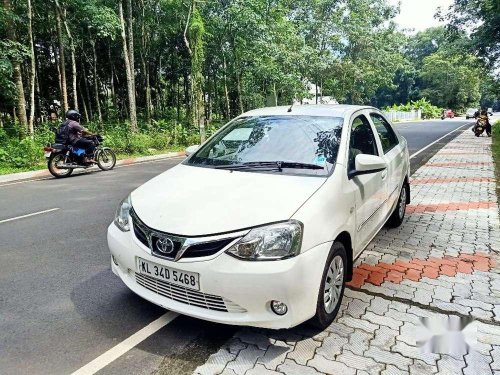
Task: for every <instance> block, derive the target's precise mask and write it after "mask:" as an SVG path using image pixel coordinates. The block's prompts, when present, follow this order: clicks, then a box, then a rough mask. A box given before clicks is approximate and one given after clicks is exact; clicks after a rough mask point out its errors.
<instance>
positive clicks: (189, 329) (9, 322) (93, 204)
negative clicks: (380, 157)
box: [0, 120, 470, 374]
mask: <svg viewBox="0 0 500 375" xmlns="http://www.w3.org/2000/svg"><path fill="white" fill-rule="evenodd" d="M467 123H470V121H467V122H466V121H465V120H464V121H459V120H456V121H451V120H445V121H435V122H419V123H417V122H414V123H406V124H399V125H397V128H398V129H399V130H400V132H401V133H402V134H403V135H404V136H405V137H406V138H407V139H408V143H409V147H410V154H415V153H416V152H418V150H421V149H422V148H424V147H426V146H428V145H429V144H431V143H433V142H435V141H436V140H438V139H440V138H442V137H443V136H445V135H446V134H448V133H450V132H453V131H454V130H460V129H465V128H466V127H464V125H465V124H467ZM458 133H459V132H458V131H455V132H454V133H451V134H449V135H448V136H447V137H445V138H443V139H442V140H441V141H439V142H437V143H435V144H434V145H433V146H431V147H429V148H427V149H426V150H424V151H422V152H420V153H419V154H418V155H417V156H416V157H414V158H412V169H413V170H415V169H416V168H417V167H418V165H419V164H421V163H423V162H425V160H427V159H428V158H429V157H430V156H432V154H433V153H435V152H436V151H437V149H438V148H439V147H441V146H442V144H443V143H446V142H448V141H449V140H450V139H451V138H452V137H454V136H456V135H458ZM180 160H181V159H180V158H177V159H170V160H163V161H159V162H150V163H144V164H138V165H132V166H126V167H121V168H117V169H115V170H113V171H110V172H94V173H87V174H83V175H77V176H74V177H71V178H69V179H65V180H55V179H44V180H39V181H27V182H21V183H15V184H7V185H3V186H0V208H1V210H0V373H1V374H25V373H30V374H68V373H71V372H73V371H75V370H77V369H79V368H81V367H82V366H84V365H85V364H87V363H89V362H90V361H92V360H93V359H95V358H96V357H98V356H100V355H101V354H102V353H104V352H106V351H107V350H108V349H110V348H112V347H114V346H115V345H116V344H118V343H120V342H121V341H123V340H125V339H126V338H128V337H129V336H130V335H132V334H133V333H135V332H137V331H138V330H140V329H141V328H143V327H144V326H146V325H147V324H149V323H150V322H152V321H153V320H155V319H157V318H158V317H159V316H161V315H163V314H164V313H165V310H163V309H161V308H159V307H157V306H155V305H153V304H151V303H149V302H147V301H144V300H142V299H141V298H139V297H137V296H136V295H134V294H133V293H132V292H130V291H129V290H128V289H127V288H126V287H125V286H124V285H123V284H122V283H121V281H120V280H119V279H118V278H117V277H115V276H114V275H113V274H112V272H111V270H110V266H109V262H110V259H109V252H108V249H107V245H106V228H107V226H108V225H109V223H111V221H112V220H113V217H114V211H115V209H116V207H117V205H118V203H119V202H120V200H121V199H122V198H123V197H125V196H126V195H127V194H128V193H129V192H130V191H132V190H133V189H135V188H136V187H137V186H139V185H141V184H142V183H144V182H145V181H147V180H149V179H151V178H152V177H154V176H156V175H158V174H159V173H161V172H163V171H165V170H166V169H168V168H171V167H172V166H174V165H176V164H177V163H178V162H179V161H180ZM50 209H57V210H54V211H50V212H46V213H42V214H39V215H36V216H30V217H25V218H22V219H19V220H13V221H5V220H7V219H11V218H15V217H18V216H21V215H26V214H30V213H35V212H39V211H44V210H50ZM235 329H236V328H234V327H230V326H224V325H218V324H212V323H208V322H203V321H199V320H196V319H192V318H188V317H183V316H180V317H178V318H177V319H175V320H174V321H173V322H172V323H170V324H168V325H167V326H165V327H164V328H162V329H161V330H159V331H158V332H157V333H155V334H153V335H152V336H150V337H149V338H147V339H146V340H145V341H143V342H142V343H141V344H139V345H138V346H137V347H135V348H133V349H132V350H130V351H129V352H127V353H126V354H124V355H123V356H121V357H120V358H119V359H117V360H116V361H114V362H112V363H111V364H110V365H108V366H107V367H105V368H104V369H103V370H102V371H101V372H100V373H103V374H115V373H116V374H118V373H121V374H123V373H134V374H149V373H151V372H153V371H155V370H156V369H158V368H162V369H167V371H165V373H175V374H184V373H186V374H188V373H191V372H192V371H193V370H194V368H195V367H196V366H197V365H198V364H200V363H202V362H204V361H205V359H206V358H207V357H208V355H209V354H211V353H212V352H215V351H216V350H217V349H218V347H219V346H220V345H221V344H222V343H223V342H224V341H226V339H227V338H229V337H230V336H231V335H232V334H233V333H234V331H235Z"/></svg>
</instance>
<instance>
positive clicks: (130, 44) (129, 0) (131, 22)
mask: <svg viewBox="0 0 500 375" xmlns="http://www.w3.org/2000/svg"><path fill="white" fill-rule="evenodd" d="M132 10H133V9H132V0H127V24H128V54H129V64H130V71H131V73H132V75H131V79H132V87H133V88H134V105H135V95H136V91H135V58H134V16H133V12H132Z"/></svg>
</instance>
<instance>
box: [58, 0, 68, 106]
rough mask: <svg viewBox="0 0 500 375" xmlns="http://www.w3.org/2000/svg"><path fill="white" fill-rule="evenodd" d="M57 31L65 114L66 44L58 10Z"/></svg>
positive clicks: (66, 94) (66, 100) (66, 95)
mask: <svg viewBox="0 0 500 375" xmlns="http://www.w3.org/2000/svg"><path fill="white" fill-rule="evenodd" d="M56 30H57V40H58V41H59V64H60V68H59V69H60V72H61V96H62V102H63V109H64V113H66V112H67V111H68V109H69V107H68V93H67V89H66V67H65V65H66V64H65V58H64V43H63V38H62V28H61V15H60V14H59V12H58V10H57V8H56Z"/></svg>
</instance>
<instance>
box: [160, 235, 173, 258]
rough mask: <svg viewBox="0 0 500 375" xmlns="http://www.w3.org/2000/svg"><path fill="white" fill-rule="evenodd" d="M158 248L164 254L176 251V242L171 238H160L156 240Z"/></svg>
mask: <svg viewBox="0 0 500 375" xmlns="http://www.w3.org/2000/svg"><path fill="white" fill-rule="evenodd" d="M156 249H157V250H158V251H159V252H160V253H163V254H170V253H171V252H172V251H174V242H173V241H172V240H171V239H170V238H166V237H163V238H158V239H157V240H156Z"/></svg>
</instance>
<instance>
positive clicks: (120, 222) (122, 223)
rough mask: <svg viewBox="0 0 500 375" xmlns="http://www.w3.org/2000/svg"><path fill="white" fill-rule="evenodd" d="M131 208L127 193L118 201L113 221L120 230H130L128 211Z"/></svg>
mask: <svg viewBox="0 0 500 375" xmlns="http://www.w3.org/2000/svg"><path fill="white" fill-rule="evenodd" d="M131 208H132V202H131V200H130V195H129V196H128V197H127V198H125V199H124V200H122V201H121V202H120V205H119V206H118V209H117V210H116V214H115V221H114V223H115V224H116V226H117V227H118V228H119V229H120V230H121V231H122V232H128V231H129V230H130V222H129V217H130V216H129V212H130V209H131Z"/></svg>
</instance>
